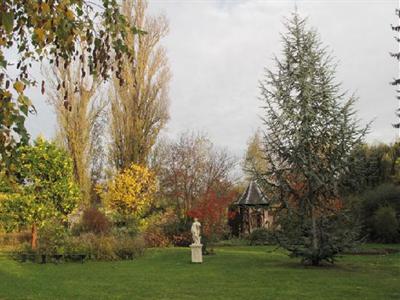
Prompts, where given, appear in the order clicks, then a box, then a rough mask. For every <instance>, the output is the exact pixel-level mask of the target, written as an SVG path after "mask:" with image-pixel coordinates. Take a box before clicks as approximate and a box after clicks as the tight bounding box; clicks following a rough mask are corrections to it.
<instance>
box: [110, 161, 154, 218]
mask: <svg viewBox="0 0 400 300" xmlns="http://www.w3.org/2000/svg"><path fill="white" fill-rule="evenodd" d="M155 192H156V177H155V175H154V174H153V172H151V171H149V170H148V169H147V168H146V167H142V166H139V165H135V164H132V165H131V166H130V167H129V168H126V169H125V170H123V171H122V172H120V173H119V174H118V175H116V176H115V178H114V180H112V181H111V182H110V184H109V185H108V191H107V192H106V194H105V202H106V205H107V206H108V208H109V209H111V210H113V211H116V212H118V213H119V214H121V215H125V216H128V215H130V216H133V217H141V216H143V214H144V213H145V212H146V211H147V210H148V209H149V208H150V204H151V202H152V200H153V197H154V193H155Z"/></svg>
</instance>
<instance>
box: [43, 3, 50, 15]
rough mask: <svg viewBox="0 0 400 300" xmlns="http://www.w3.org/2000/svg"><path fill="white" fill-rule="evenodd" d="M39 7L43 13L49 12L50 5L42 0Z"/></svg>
mask: <svg viewBox="0 0 400 300" xmlns="http://www.w3.org/2000/svg"><path fill="white" fill-rule="evenodd" d="M41 8H42V13H43V14H48V13H49V12H50V6H49V5H48V4H47V3H46V2H42V4H41Z"/></svg>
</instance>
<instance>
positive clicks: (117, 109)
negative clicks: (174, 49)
mask: <svg viewBox="0 0 400 300" xmlns="http://www.w3.org/2000/svg"><path fill="white" fill-rule="evenodd" d="M147 6H148V3H147V1H146V0H125V1H123V2H122V7H121V12H122V14H123V15H124V16H125V18H126V20H127V22H128V24H130V25H131V26H140V28H143V30H145V31H146V34H143V35H140V37H139V35H137V34H133V33H132V34H128V35H127V37H126V41H125V42H126V44H128V45H130V47H132V49H133V53H132V56H131V58H130V59H128V57H126V60H123V63H122V64H121V72H119V73H118V74H117V73H116V74H115V75H114V77H113V81H112V87H111V89H110V102H111V111H110V129H111V130H110V131H111V139H112V145H111V148H110V155H111V160H112V163H113V165H114V167H115V168H116V169H124V168H127V167H129V166H130V165H131V164H132V163H135V164H139V165H146V164H147V160H148V156H149V153H150V151H151V148H152V147H153V146H154V144H155V142H156V139H157V136H158V134H159V132H160V130H161V129H162V128H163V127H164V126H165V124H166V122H167V120H168V118H169V114H168V105H169V97H168V88H169V80H170V78H171V75H170V69H169V66H168V59H167V56H166V51H165V49H164V47H163V46H162V45H161V40H162V38H163V37H165V36H166V34H167V33H168V22H167V20H166V18H165V17H163V16H157V17H153V16H150V15H148V13H147ZM120 79H122V81H123V84H121V82H120Z"/></svg>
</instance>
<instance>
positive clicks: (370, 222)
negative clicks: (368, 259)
mask: <svg viewBox="0 0 400 300" xmlns="http://www.w3.org/2000/svg"><path fill="white" fill-rule="evenodd" d="M353 202H355V203H356V204H355V205H354V206H355V211H356V214H357V215H358V217H359V218H360V219H361V221H362V224H363V231H364V234H365V235H367V236H368V237H369V240H371V241H378V242H382V241H389V240H392V241H396V240H398V239H400V238H399V237H395V236H396V234H394V233H393V229H389V228H388V227H395V223H397V224H398V223H399V220H398V219H397V217H396V215H400V187H399V186H395V185H393V184H382V185H380V186H378V187H376V188H375V189H373V190H369V191H366V192H365V193H363V194H362V195H360V196H359V197H358V199H357V198H356V200H355V201H353ZM384 208H385V209H384ZM388 208H390V210H392V212H389V209H388ZM385 215H386V216H387V217H388V219H387V220H386V219H385ZM390 232H392V233H390ZM397 236H398V235H397Z"/></svg>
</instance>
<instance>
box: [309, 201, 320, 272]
mask: <svg viewBox="0 0 400 300" xmlns="http://www.w3.org/2000/svg"><path fill="white" fill-rule="evenodd" d="M311 221H312V236H313V239H312V241H313V258H312V265H313V266H318V265H319V255H317V253H318V236H317V220H316V217H315V211H314V208H312V209H311Z"/></svg>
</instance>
